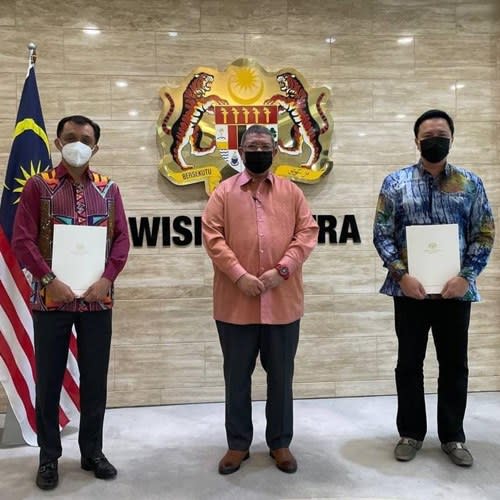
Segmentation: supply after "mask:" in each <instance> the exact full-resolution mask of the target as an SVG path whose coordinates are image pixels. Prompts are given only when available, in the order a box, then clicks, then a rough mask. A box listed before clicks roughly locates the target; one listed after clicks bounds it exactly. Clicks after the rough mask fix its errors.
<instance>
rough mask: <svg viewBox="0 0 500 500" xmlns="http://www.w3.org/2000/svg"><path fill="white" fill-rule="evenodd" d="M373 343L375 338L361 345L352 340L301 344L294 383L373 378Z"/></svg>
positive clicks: (305, 342) (374, 366)
mask: <svg viewBox="0 0 500 500" xmlns="http://www.w3.org/2000/svg"><path fill="white" fill-rule="evenodd" d="M376 342H377V341H376V337H364V338H363V342H360V341H359V339H356V338H335V339H330V340H327V339H324V340H323V341H322V342H317V341H316V340H314V339H306V340H303V341H302V342H300V349H299V350H298V351H297V357H296V365H295V377H294V378H295V382H296V383H301V382H332V381H336V380H351V381H352V380H366V379H367V378H375V377H376V376H377V363H376ZM361 374H362V375H361Z"/></svg>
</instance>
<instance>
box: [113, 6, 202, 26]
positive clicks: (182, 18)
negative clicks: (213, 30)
mask: <svg viewBox="0 0 500 500" xmlns="http://www.w3.org/2000/svg"><path fill="white" fill-rule="evenodd" d="M202 3H203V2H202V1H201V0H183V1H182V2H178V1H176V0H148V2H147V3H142V2H136V1H135V0H111V2H110V7H111V8H112V9H113V13H112V17H111V26H112V28H113V29H114V30H127V29H133V30H148V31H149V30H155V31H167V30H169V31H170V30H171V31H194V32H198V31H200V17H201V14H200V10H201V4H202Z"/></svg>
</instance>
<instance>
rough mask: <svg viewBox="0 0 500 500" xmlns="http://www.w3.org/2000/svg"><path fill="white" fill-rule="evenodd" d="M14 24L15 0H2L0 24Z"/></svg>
mask: <svg viewBox="0 0 500 500" xmlns="http://www.w3.org/2000/svg"><path fill="white" fill-rule="evenodd" d="M15 24H16V0H4V1H3V2H2V9H1V10H0V26H14V25H15Z"/></svg>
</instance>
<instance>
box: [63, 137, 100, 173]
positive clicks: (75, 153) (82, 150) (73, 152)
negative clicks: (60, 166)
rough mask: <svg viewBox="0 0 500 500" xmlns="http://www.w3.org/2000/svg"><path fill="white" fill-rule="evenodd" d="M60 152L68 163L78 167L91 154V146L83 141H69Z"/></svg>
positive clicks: (81, 165)
mask: <svg viewBox="0 0 500 500" xmlns="http://www.w3.org/2000/svg"><path fill="white" fill-rule="evenodd" d="M61 153H62V157H63V158H64V160H65V161H66V163H67V164H68V165H70V166H72V167H75V168H80V167H83V166H85V165H86V164H87V163H88V162H89V160H90V157H91V156H92V148H90V147H89V146H87V145H86V144H83V142H70V143H68V144H65V145H64V146H63V148H62V150H61Z"/></svg>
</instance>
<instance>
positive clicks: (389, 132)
mask: <svg viewBox="0 0 500 500" xmlns="http://www.w3.org/2000/svg"><path fill="white" fill-rule="evenodd" d="M333 152H334V155H335V158H336V161H337V162H338V163H339V164H344V165H364V166H368V165H374V164H376V165H395V168H393V170H395V169H397V168H399V166H404V165H408V164H409V163H411V162H412V161H414V159H415V144H414V142H413V125H410V124H408V123H405V124H401V123H398V122H379V123H374V122H345V123H343V124H342V127H340V126H339V127H336V128H335V131H334V138H333Z"/></svg>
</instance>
